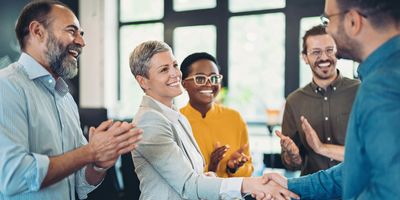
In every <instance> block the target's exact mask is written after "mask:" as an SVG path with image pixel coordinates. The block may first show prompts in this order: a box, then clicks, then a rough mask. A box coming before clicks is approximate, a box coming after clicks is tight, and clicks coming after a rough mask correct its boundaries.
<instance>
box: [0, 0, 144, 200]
mask: <svg viewBox="0 0 400 200" xmlns="http://www.w3.org/2000/svg"><path fill="white" fill-rule="evenodd" d="M16 34H17V38H18V40H19V43H20V46H21V50H22V54H21V57H20V58H19V60H18V61H17V62H15V63H13V64H11V65H9V66H8V67H6V68H4V69H2V70H0V199H1V200H9V199H21V200H22V199H23V200H30V199H35V200H54V199H69V200H73V199H75V192H76V193H77V194H78V196H79V198H80V199H84V198H86V197H87V194H88V193H89V192H90V191H92V190H93V189H94V188H95V187H96V186H97V185H98V184H100V183H101V181H102V180H103V178H104V176H105V173H106V169H108V168H109V167H111V166H113V165H114V163H115V162H116V160H117V158H118V157H119V155H121V154H123V153H127V152H130V151H131V150H133V149H134V148H135V147H136V145H137V144H136V143H137V142H138V141H139V140H140V134H141V132H142V131H141V130H139V129H134V128H135V126H134V125H133V124H130V123H121V122H115V123H113V122H112V121H111V120H109V121H106V122H103V123H102V124H101V125H100V126H99V127H97V128H93V127H91V128H90V131H89V143H87V141H86V139H85V138H84V137H83V135H82V131H81V130H80V125H79V115H78V109H77V105H76V103H75V102H74V101H73V99H72V96H71V94H70V93H69V90H68V86H67V85H66V83H65V82H64V79H65V78H72V77H74V76H75V75H76V74H77V70H78V68H77V59H78V56H79V54H80V53H81V51H82V48H83V47H84V46H85V42H84V39H83V37H82V36H83V31H82V30H81V28H80V25H79V21H78V19H77V18H76V16H75V15H74V14H73V13H72V11H71V10H70V9H69V8H67V7H66V6H65V5H64V4H62V3H59V2H54V1H51V2H49V1H32V2H31V3H30V4H28V5H27V6H25V8H24V9H23V11H22V13H21V15H20V17H19V19H18V21H17V24H16Z"/></svg>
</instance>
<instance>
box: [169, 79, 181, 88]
mask: <svg viewBox="0 0 400 200" xmlns="http://www.w3.org/2000/svg"><path fill="white" fill-rule="evenodd" d="M180 84H181V81H180V80H177V81H174V82H172V83H168V84H167V85H168V86H169V87H176V86H179V85H180Z"/></svg>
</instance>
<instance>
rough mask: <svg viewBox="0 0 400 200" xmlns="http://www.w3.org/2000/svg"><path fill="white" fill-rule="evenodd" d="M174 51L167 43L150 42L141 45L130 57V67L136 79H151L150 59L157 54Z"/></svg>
mask: <svg viewBox="0 0 400 200" xmlns="http://www.w3.org/2000/svg"><path fill="white" fill-rule="evenodd" d="M166 51H172V49H171V47H170V46H168V44H167V43H165V42H162V41H157V40H150V41H146V42H143V43H141V44H139V45H138V46H137V47H136V48H135V49H134V50H133V51H132V53H131V55H130V57H129V67H130V68H131V72H132V74H133V76H134V77H136V76H137V75H140V76H143V77H146V78H149V76H148V75H149V63H150V59H151V58H152V57H153V56H154V55H155V54H157V53H161V52H166Z"/></svg>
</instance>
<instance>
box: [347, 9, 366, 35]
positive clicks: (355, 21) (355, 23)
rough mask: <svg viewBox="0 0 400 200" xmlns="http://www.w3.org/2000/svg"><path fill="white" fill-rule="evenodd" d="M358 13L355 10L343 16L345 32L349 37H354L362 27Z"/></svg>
mask: <svg viewBox="0 0 400 200" xmlns="http://www.w3.org/2000/svg"><path fill="white" fill-rule="evenodd" d="M362 18H363V17H362V16H361V15H360V13H359V12H358V11H356V10H350V11H349V12H348V13H347V15H346V16H345V20H346V19H347V20H348V21H347V23H346V22H345V26H347V27H346V29H345V30H346V32H347V34H349V35H352V36H356V35H358V34H359V33H360V32H361V29H362V27H363V20H362Z"/></svg>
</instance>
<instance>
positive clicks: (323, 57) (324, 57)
mask: <svg viewBox="0 0 400 200" xmlns="http://www.w3.org/2000/svg"><path fill="white" fill-rule="evenodd" d="M328 58H329V56H328V54H327V53H326V51H322V53H321V56H320V57H319V59H321V60H326V59H328Z"/></svg>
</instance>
